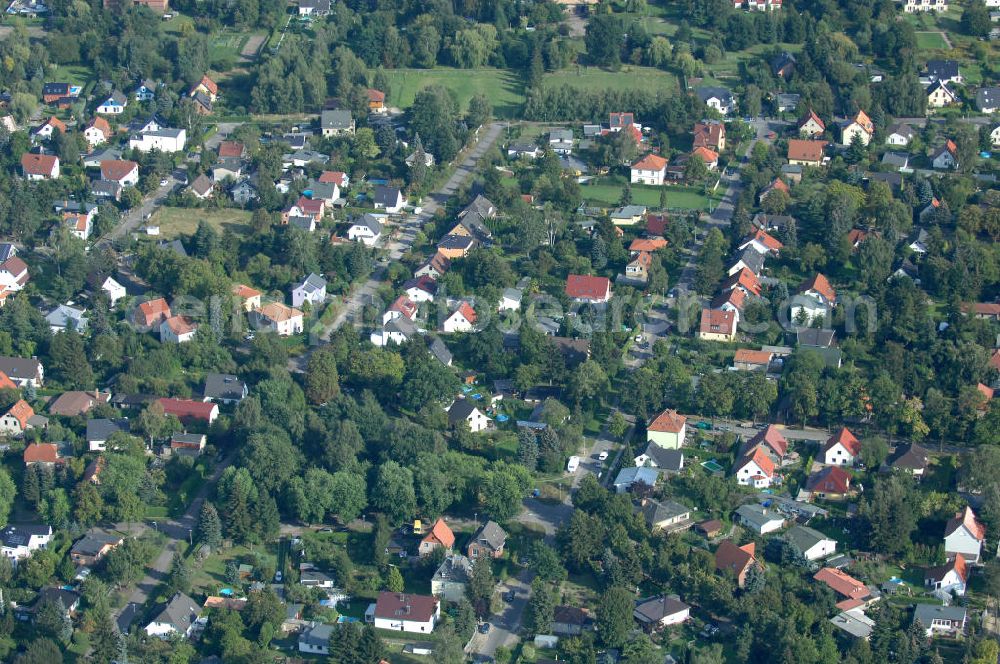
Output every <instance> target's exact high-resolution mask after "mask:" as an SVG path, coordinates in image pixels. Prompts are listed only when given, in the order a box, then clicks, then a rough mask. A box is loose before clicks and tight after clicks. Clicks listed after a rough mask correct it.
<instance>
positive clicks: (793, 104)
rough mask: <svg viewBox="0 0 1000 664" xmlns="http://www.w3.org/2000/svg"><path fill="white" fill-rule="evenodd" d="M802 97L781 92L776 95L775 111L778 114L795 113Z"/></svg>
mask: <svg viewBox="0 0 1000 664" xmlns="http://www.w3.org/2000/svg"><path fill="white" fill-rule="evenodd" d="M801 99H802V95H799V94H794V93H791V92H779V93H778V94H776V95H774V109H775V110H776V111H778V113H794V112H795V111H796V110H798V108H799V101H800V100H801Z"/></svg>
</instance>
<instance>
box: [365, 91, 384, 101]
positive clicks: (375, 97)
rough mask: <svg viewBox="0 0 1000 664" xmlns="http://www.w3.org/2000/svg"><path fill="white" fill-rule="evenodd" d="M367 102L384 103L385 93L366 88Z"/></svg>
mask: <svg viewBox="0 0 1000 664" xmlns="http://www.w3.org/2000/svg"><path fill="white" fill-rule="evenodd" d="M368 101H376V102H379V103H381V102H384V101H385V93H384V92H382V91H381V90H376V89H375V88H368Z"/></svg>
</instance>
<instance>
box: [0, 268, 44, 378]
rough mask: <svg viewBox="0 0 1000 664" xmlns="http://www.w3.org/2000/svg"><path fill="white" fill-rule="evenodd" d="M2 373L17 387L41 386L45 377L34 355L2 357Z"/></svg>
mask: <svg viewBox="0 0 1000 664" xmlns="http://www.w3.org/2000/svg"><path fill="white" fill-rule="evenodd" d="M12 260H13V259H12ZM18 260H20V259H18ZM0 373H2V374H3V375H4V376H6V377H7V378H8V379H9V380H10V382H12V383H13V384H14V385H15V386H17V387H29V386H30V387H41V386H42V384H43V383H44V379H45V371H44V367H43V366H42V363H41V362H39V361H38V360H37V359H35V358H33V357H32V358H24V357H0Z"/></svg>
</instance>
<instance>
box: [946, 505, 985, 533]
mask: <svg viewBox="0 0 1000 664" xmlns="http://www.w3.org/2000/svg"><path fill="white" fill-rule="evenodd" d="M963 526H964V527H965V529H966V530H968V531H969V534H971V535H972V536H973V537H975V538H976V539H977V540H979V541H980V542H982V541H983V540H984V539H986V526H984V525H983V524H982V523H981V522H980V521H979V519H977V518H976V513H975V512H973V511H972V508H971V507H969V506H968V505H966V506H965V509H963V510H962V511H961V512H956V513H955V516H954V517H952V518H951V519H949V520H948V525H946V526H945V528H944V536H945V537H947V536H948V535H951V534H952V533H953V532H955V531H956V530H958V529H959V527H963Z"/></svg>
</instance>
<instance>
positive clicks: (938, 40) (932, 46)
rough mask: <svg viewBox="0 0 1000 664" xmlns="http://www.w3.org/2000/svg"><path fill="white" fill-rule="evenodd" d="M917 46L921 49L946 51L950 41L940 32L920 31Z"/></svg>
mask: <svg viewBox="0 0 1000 664" xmlns="http://www.w3.org/2000/svg"><path fill="white" fill-rule="evenodd" d="M917 48H919V49H920V50H921V51H930V50H938V51H944V50H947V49H948V42H946V41H945V39H944V35H942V34H941V33H940V32H918V33H917Z"/></svg>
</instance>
